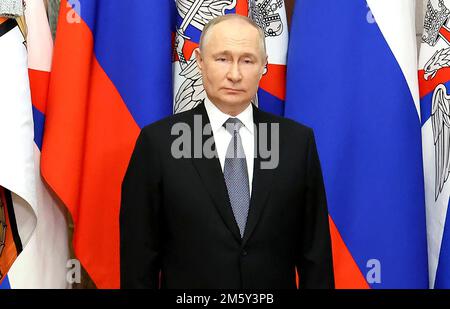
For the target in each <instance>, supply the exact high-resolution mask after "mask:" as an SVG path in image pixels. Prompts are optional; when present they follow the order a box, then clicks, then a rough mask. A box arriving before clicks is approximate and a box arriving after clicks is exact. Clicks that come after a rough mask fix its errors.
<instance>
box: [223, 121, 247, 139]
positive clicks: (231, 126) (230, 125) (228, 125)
mask: <svg viewBox="0 0 450 309" xmlns="http://www.w3.org/2000/svg"><path fill="white" fill-rule="evenodd" d="M243 125H244V124H243V123H242V121H240V120H239V119H237V118H231V117H230V118H228V120H227V121H225V122H224V123H223V126H224V127H225V130H227V131H228V132H229V133H230V134H231V135H233V134H234V133H235V132H239V129H240V128H241V127H242V126H243Z"/></svg>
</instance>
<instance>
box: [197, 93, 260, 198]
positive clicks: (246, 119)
mask: <svg viewBox="0 0 450 309" xmlns="http://www.w3.org/2000/svg"><path fill="white" fill-rule="evenodd" d="M205 108H206V112H207V113H208V118H209V122H210V123H211V129H212V132H213V136H214V143H215V144H216V151H217V154H218V156H219V161H220V166H221V167H222V172H223V170H224V166H225V156H226V154H227V149H228V145H229V144H230V141H231V139H232V138H233V136H232V135H231V134H230V133H229V132H228V131H227V130H226V129H225V128H224V126H223V124H224V123H225V121H227V120H228V118H237V119H239V120H240V121H241V122H242V123H243V124H244V125H243V126H242V127H241V128H240V129H239V135H240V136H241V141H242V146H243V147H244V153H245V159H246V161H247V172H248V184H249V189H250V195H251V192H252V181H253V159H254V147H255V140H254V137H253V134H254V132H253V130H254V127H253V126H254V124H253V107H252V104H249V105H248V107H247V108H246V109H245V110H244V111H242V112H241V113H240V114H239V115H237V116H236V117H234V116H231V115H228V114H225V113H224V112H222V111H221V110H220V109H218V108H217V107H216V106H215V105H214V104H213V103H212V102H211V101H210V100H209V99H208V98H206V99H205Z"/></svg>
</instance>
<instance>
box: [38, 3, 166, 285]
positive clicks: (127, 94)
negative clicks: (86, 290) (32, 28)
mask: <svg viewBox="0 0 450 309" xmlns="http://www.w3.org/2000/svg"><path fill="white" fill-rule="evenodd" d="M174 17H175V3H174V2H173V1H167V0H159V1H141V0H130V1H123V0H95V1H94V0H76V1H68V0H62V1H61V8H60V18H59V21H58V28H57V34H56V41H55V48H54V55H53V63H52V73H51V77H50V87H49V99H48V103H47V106H46V110H45V132H44V138H43V145H42V160H41V170H42V175H43V177H44V179H45V180H46V181H47V183H48V184H49V185H50V186H51V188H52V189H53V191H54V192H55V193H56V194H57V195H58V197H59V198H60V199H61V200H62V202H63V203H64V204H65V205H66V206H67V208H68V209H69V211H70V213H71V215H72V219H73V222H74V226H75V229H74V236H73V245H74V250H75V254H76V256H77V258H79V260H80V262H81V264H82V265H83V266H84V268H85V269H86V271H87V272H88V274H89V275H90V276H91V278H92V279H93V281H94V283H95V284H96V286H97V287H98V288H118V287H119V263H120V261H119V208H120V188H121V184H122V179H123V176H124V174H125V171H126V168H127V165H128V161H129V159H130V156H131V153H132V150H133V147H134V144H135V141H136V139H137V136H138V134H139V131H140V129H141V128H142V127H143V126H145V125H147V124H150V123H151V122H154V121H155V120H158V119H161V118H162V117H164V116H167V115H169V114H171V113H172V102H173V100H172V93H173V90H172V32H173V25H175V21H174V19H173V18H174Z"/></svg>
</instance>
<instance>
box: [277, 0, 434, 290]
mask: <svg viewBox="0 0 450 309" xmlns="http://www.w3.org/2000/svg"><path fill="white" fill-rule="evenodd" d="M414 16H415V7H414V2H413V1H410V0H396V1H388V0H371V1H367V2H366V1H363V0H352V1H335V0H297V1H296V6H295V11H294V16H293V21H292V28H291V37H290V45H289V51H288V72H287V73H288V78H287V93H286V114H285V115H286V116H287V117H291V118H294V119H296V120H298V121H300V122H302V123H304V124H306V125H308V126H310V127H312V128H313V129H314V131H315V134H316V138H317V144H318V151H319V155H320V159H321V162H322V167H323V174H324V180H325V187H326V192H327V198H328V204H329V213H330V224H331V230H332V241H333V258H334V268H335V278H336V287H338V288H427V287H428V270H427V244H426V230H425V204H424V200H425V198H424V181H423V170H422V148H421V130H420V128H421V125H420V109H419V96H418V81H417V73H416V64H417V59H416V38H415V35H416V34H415V25H414ZM300 280H301V275H300Z"/></svg>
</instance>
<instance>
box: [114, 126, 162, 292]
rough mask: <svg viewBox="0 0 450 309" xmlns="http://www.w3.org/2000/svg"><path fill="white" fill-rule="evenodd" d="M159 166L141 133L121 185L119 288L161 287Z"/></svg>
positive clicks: (153, 150) (147, 141) (151, 146)
mask: <svg viewBox="0 0 450 309" xmlns="http://www.w3.org/2000/svg"><path fill="white" fill-rule="evenodd" d="M160 178H161V177H160V165H159V160H158V154H157V150H156V147H155V146H154V145H152V143H151V140H150V138H149V137H148V136H147V135H146V134H145V132H144V131H141V134H140V135H139V138H138V140H137V142H136V146H135V148H134V151H133V154H132V156H131V160H130V163H129V165H128V169H127V172H126V174H125V178H124V180H123V183H122V199H121V208H120V286H121V288H125V289H130V288H137V289H139V288H158V285H159V271H160V268H161V267H160V220H159V214H160V207H161V200H160V199H161V197H160V196H161V194H160Z"/></svg>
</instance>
